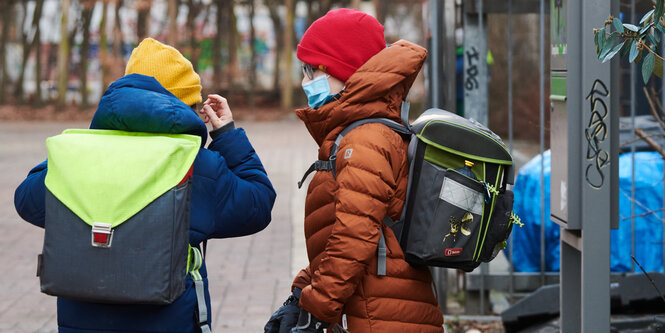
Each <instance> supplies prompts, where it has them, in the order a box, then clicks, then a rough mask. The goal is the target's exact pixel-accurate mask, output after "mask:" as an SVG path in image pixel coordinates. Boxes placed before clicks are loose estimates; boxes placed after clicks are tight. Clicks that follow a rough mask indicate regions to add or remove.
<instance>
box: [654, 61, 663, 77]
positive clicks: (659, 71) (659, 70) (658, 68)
mask: <svg viewBox="0 0 665 333" xmlns="http://www.w3.org/2000/svg"><path fill="white" fill-rule="evenodd" d="M653 73H654V74H656V76H658V77H659V78H661V79H662V78H663V61H662V60H661V59H660V58H656V62H655V64H654V66H653Z"/></svg>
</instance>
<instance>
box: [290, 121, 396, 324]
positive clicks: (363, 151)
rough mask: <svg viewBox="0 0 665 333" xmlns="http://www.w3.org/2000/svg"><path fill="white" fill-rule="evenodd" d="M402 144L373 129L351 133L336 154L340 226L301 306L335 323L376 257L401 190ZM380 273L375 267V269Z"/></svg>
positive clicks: (366, 127)
mask: <svg viewBox="0 0 665 333" xmlns="http://www.w3.org/2000/svg"><path fill="white" fill-rule="evenodd" d="M401 143H402V142H401V138H400V137H399V135H397V134H396V133H394V132H392V130H390V129H388V128H387V127H385V126H383V125H378V124H369V125H364V126H361V127H359V128H358V129H355V130H354V131H352V132H350V133H349V134H348V135H347V136H346V137H345V138H344V139H343V140H342V142H341V143H340V149H339V151H338V154H337V183H338V186H339V187H338V190H337V194H336V198H335V206H336V207H335V218H336V220H335V224H334V225H333V228H332V234H331V236H330V237H329V239H328V242H327V244H326V248H325V254H324V257H323V259H322V260H321V263H320V265H319V266H318V269H317V270H316V271H315V272H313V273H314V274H313V275H312V281H311V284H310V285H309V286H307V287H306V288H304V289H303V292H302V294H301V298H300V306H301V307H303V308H304V309H305V310H307V311H309V312H310V313H311V314H312V315H314V316H315V317H316V318H318V319H320V320H322V321H325V322H328V323H331V322H334V321H336V320H337V318H339V316H340V314H341V311H342V308H343V307H344V304H345V302H346V301H347V299H348V298H349V297H350V296H351V295H353V293H354V292H355V290H356V288H357V286H358V284H359V282H360V279H361V278H362V276H363V275H364V274H366V271H368V269H372V268H371V267H368V265H370V263H371V262H372V260H373V259H374V258H375V257H376V256H377V247H378V243H379V238H380V231H379V228H380V227H381V221H382V220H383V218H384V217H385V215H386V211H387V203H388V202H389V200H390V199H391V198H392V197H393V196H394V194H395V190H396V186H397V185H396V180H395V174H394V172H393V165H394V164H395V163H399V161H400V160H399V159H398V158H397V156H395V155H397V154H396V153H395V152H396V145H398V144H401ZM374 269H376V267H374Z"/></svg>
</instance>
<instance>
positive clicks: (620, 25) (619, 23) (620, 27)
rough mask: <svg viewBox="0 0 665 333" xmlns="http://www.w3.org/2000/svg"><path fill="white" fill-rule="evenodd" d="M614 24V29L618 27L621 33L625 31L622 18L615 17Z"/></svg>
mask: <svg viewBox="0 0 665 333" xmlns="http://www.w3.org/2000/svg"><path fill="white" fill-rule="evenodd" d="M612 24H614V29H617V31H618V32H619V33H623V25H622V23H621V20H619V18H617V17H615V18H614V19H613V20H612Z"/></svg>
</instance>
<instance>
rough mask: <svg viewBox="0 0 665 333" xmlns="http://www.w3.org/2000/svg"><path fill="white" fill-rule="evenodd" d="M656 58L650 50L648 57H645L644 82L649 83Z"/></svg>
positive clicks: (643, 66) (643, 63) (643, 64)
mask: <svg viewBox="0 0 665 333" xmlns="http://www.w3.org/2000/svg"><path fill="white" fill-rule="evenodd" d="M655 58H656V57H655V56H654V55H653V53H651V52H649V54H647V55H646V57H644V61H643V62H642V80H644V84H647V82H649V78H650V77H651V73H653V68H654V65H655Z"/></svg>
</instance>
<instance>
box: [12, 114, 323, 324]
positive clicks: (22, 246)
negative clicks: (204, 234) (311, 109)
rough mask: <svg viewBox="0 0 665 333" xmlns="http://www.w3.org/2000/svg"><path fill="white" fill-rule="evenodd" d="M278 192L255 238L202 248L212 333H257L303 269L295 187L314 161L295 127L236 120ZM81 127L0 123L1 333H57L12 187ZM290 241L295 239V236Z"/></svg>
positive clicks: (299, 195)
mask: <svg viewBox="0 0 665 333" xmlns="http://www.w3.org/2000/svg"><path fill="white" fill-rule="evenodd" d="M237 125H238V126H240V127H243V128H245V130H246V131H247V133H248V135H249V137H250V140H251V142H252V143H253V145H254V147H255V149H256V151H257V152H258V154H259V156H260V157H261V160H262V161H263V163H264V165H265V167H266V170H267V171H268V175H269V177H270V179H271V181H272V182H273V185H274V187H275V189H276V190H277V201H276V202H275V208H274V209H273V222H272V223H271V224H270V226H268V228H267V229H266V230H264V231H262V232H260V233H258V234H256V235H252V236H248V237H240V238H235V239H223V240H212V241H210V242H208V260H207V265H208V274H209V279H210V284H211V286H210V292H211V295H212V313H213V332H262V331H263V330H262V327H263V325H264V324H265V322H266V321H267V320H268V318H269V316H270V314H271V313H272V312H273V311H274V310H275V309H277V307H279V306H280V305H281V303H282V302H283V301H284V300H285V299H286V297H287V296H288V295H289V286H290V283H291V280H292V277H293V275H294V272H295V271H297V270H298V269H300V268H302V267H303V265H304V264H306V262H307V260H306V254H305V247H304V235H303V231H302V215H303V212H304V208H303V207H304V196H305V189H303V190H300V191H298V189H297V186H296V182H297V181H298V180H299V179H300V177H301V176H302V174H303V173H304V171H305V170H306V168H307V167H308V166H309V164H310V163H311V162H312V160H313V159H315V158H316V145H315V143H314V142H313V140H312V139H311V138H310V137H309V134H308V133H307V130H306V129H305V127H304V126H303V125H302V123H300V122H299V121H295V120H291V121H286V120H285V121H279V122H267V123H250V122H239V123H238V124H237ZM86 127H87V123H0V251H2V253H1V254H0V267H3V271H4V274H0V332H12V333H13V332H56V331H57V324H56V315H55V298H54V297H50V296H47V295H44V294H41V293H40V292H39V280H38V278H37V277H35V272H36V266H37V254H38V253H39V252H41V247H42V240H43V231H42V230H41V229H39V228H37V227H34V226H32V225H30V224H29V223H26V222H24V221H22V220H21V219H20V218H19V217H18V215H17V214H16V212H15V210H14V204H13V198H14V189H15V188H16V187H17V186H18V185H19V184H20V182H21V181H22V180H23V179H24V178H25V175H27V173H28V171H29V170H30V168H32V167H33V166H34V165H36V164H37V163H39V162H41V161H43V160H44V159H45V157H46V149H45V146H44V140H45V139H46V137H48V136H52V135H55V134H58V133H60V132H61V131H62V130H63V129H65V128H86ZM294 236H295V237H294Z"/></svg>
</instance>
